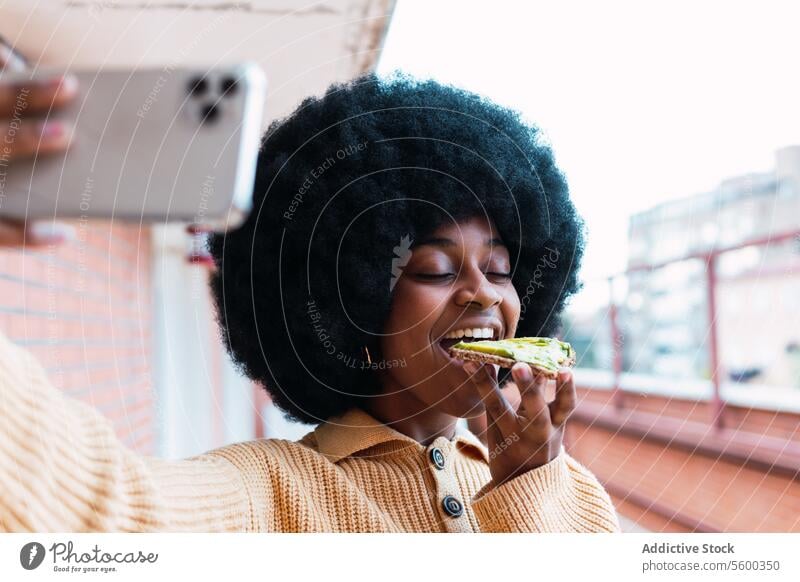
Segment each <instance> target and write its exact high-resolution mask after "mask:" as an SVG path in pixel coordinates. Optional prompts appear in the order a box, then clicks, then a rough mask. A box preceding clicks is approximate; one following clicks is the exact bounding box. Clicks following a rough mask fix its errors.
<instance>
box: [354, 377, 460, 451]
mask: <svg viewBox="0 0 800 582" xmlns="http://www.w3.org/2000/svg"><path fill="white" fill-rule="evenodd" d="M383 392H384V393H383V394H381V395H380V396H376V397H374V398H370V399H369V401H368V402H367V403H366V405H365V406H364V409H365V410H366V411H367V412H368V413H369V414H371V415H372V416H373V417H374V418H375V419H377V420H379V421H381V422H382V423H383V424H385V425H387V426H390V427H392V428H393V429H394V430H396V431H398V432H400V433H402V434H404V435H406V436H409V437H411V438H412V439H414V440H415V441H417V442H418V443H420V444H422V445H425V446H427V445H429V444H430V443H432V442H433V441H434V440H435V439H436V438H438V437H440V436H443V437H445V438H447V439H449V440H450V439H452V438H453V437H454V436H455V431H456V422H458V419H457V418H456V417H454V416H451V415H449V414H445V413H443V412H437V411H436V410H435V409H434V408H432V407H431V406H430V405H429V404H425V403H423V402H420V401H419V400H417V399H416V398H415V397H414V396H413V395H412V394H411V393H410V391H409V390H407V389H405V388H403V387H402V386H400V385H397V384H394V385H392V383H391V382H389V381H387V382H384V386H383Z"/></svg>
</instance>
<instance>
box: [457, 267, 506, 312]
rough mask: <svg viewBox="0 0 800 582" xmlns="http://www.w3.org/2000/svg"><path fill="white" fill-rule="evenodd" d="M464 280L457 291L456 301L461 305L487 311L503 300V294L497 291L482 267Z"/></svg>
mask: <svg viewBox="0 0 800 582" xmlns="http://www.w3.org/2000/svg"><path fill="white" fill-rule="evenodd" d="M476 271H477V273H475V274H473V275H470V276H469V277H468V279H465V280H464V284H463V285H461V286H460V287H459V289H458V290H457V291H456V293H455V302H456V304H457V305H458V306H459V307H471V308H474V309H479V310H481V311H485V310H486V309H489V308H490V307H495V306H497V305H500V304H501V303H502V302H503V296H502V295H500V293H498V292H497V289H495V288H494V285H492V283H491V281H489V280H488V279H487V278H486V276H485V275H484V274H483V272H482V271H481V270H480V269H476Z"/></svg>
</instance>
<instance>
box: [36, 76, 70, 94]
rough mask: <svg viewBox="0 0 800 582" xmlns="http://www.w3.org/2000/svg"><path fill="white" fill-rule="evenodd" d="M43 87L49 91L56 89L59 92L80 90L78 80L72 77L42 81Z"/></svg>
mask: <svg viewBox="0 0 800 582" xmlns="http://www.w3.org/2000/svg"><path fill="white" fill-rule="evenodd" d="M42 86H44V87H46V88H48V89H56V90H58V91H66V92H68V93H71V92H73V91H74V90H75V89H77V88H78V79H76V78H75V77H74V76H72V75H62V76H60V77H51V78H49V79H45V80H44V81H42Z"/></svg>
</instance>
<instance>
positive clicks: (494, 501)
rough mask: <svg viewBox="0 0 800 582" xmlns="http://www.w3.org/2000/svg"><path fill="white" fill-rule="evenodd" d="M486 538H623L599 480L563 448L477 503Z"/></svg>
mask: <svg viewBox="0 0 800 582" xmlns="http://www.w3.org/2000/svg"><path fill="white" fill-rule="evenodd" d="M472 509H473V511H474V512H475V515H476V517H477V518H478V522H479V524H480V528H481V531H482V532H516V533H531V532H542V533H544V532H547V533H555V532H619V531H621V530H620V525H619V520H618V518H617V513H616V510H615V509H614V505H613V503H612V502H611V499H610V498H609V496H608V493H607V492H606V490H605V489H604V488H603V486H602V485H601V484H600V483H599V482H598V480H597V478H596V477H595V476H594V475H593V474H592V473H591V471H589V469H587V468H586V467H584V466H583V465H581V464H580V463H579V462H578V461H576V460H575V459H573V458H572V457H570V456H569V455H568V454H567V452H566V451H565V450H564V447H563V445H562V447H561V451H560V453H559V454H558V456H557V457H556V458H555V459H553V460H552V461H550V462H549V463H547V464H545V465H542V466H541V467H537V468H536V469H532V470H530V471H527V472H526V473H523V474H522V475H519V476H517V477H515V478H514V479H511V480H510V481H506V482H505V483H503V484H502V485H500V486H499V487H494V488H492V487H491V483H489V484H487V485H486V486H485V487H483V488H482V489H481V490H480V491H478V493H477V494H476V495H475V496H474V497H473V500H472Z"/></svg>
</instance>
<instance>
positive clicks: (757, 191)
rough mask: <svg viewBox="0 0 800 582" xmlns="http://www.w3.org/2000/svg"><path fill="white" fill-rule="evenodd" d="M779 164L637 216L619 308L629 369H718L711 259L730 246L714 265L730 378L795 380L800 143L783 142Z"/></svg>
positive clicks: (689, 372) (698, 372) (697, 372)
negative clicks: (711, 350)
mask: <svg viewBox="0 0 800 582" xmlns="http://www.w3.org/2000/svg"><path fill="white" fill-rule="evenodd" d="M775 162H776V163H775V169H774V170H773V171H772V172H766V173H758V174H747V175H743V176H738V177H735V178H731V179H728V180H725V181H724V182H722V183H721V184H720V185H719V187H717V188H716V189H715V190H713V191H711V192H708V193H705V194H700V195H697V196H692V197H689V198H684V199H681V200H675V201H670V202H666V203H664V204H661V205H659V206H656V207H655V208H652V209H650V210H647V211H645V212H641V213H639V214H636V215H634V216H632V217H631V219H630V229H629V241H630V244H629V257H628V268H629V273H628V278H627V284H628V289H627V298H626V300H625V304H624V308H623V309H622V310H621V313H620V328H621V329H622V330H623V331H622V333H624V334H625V336H626V337H627V338H628V339H629V342H628V343H629V345H630V349H629V350H628V352H627V354H626V355H627V358H626V360H627V361H626V364H627V369H629V370H630V371H633V372H639V373H646V374H655V375H661V376H671V377H682V376H683V377H694V378H709V377H710V375H711V370H710V366H711V363H710V362H709V358H708V350H707V349H705V346H706V345H707V344H708V342H709V333H708V332H709V321H708V313H709V309H708V300H709V298H708V292H707V285H706V276H707V275H706V268H705V257H706V256H707V255H708V253H710V252H712V251H723V250H726V249H728V252H723V253H721V254H719V255H718V263H717V265H716V268H715V278H716V298H715V299H716V302H717V305H716V314H717V322H718V325H719V332H718V338H719V339H718V342H719V345H718V349H719V354H720V365H721V368H722V371H723V377H724V378H725V379H727V380H731V381H736V382H749V383H757V384H767V385H779V386H790V385H796V384H797V381H798V379H797V378H796V377H794V373H793V371H792V365H791V363H790V360H791V358H792V355H791V354H792V348H791V346H792V345H797V344H798V343H800V238H798V237H797V231H798V230H800V146H791V147H785V148H783V149H780V150H778V151H777V153H776V156H775ZM792 234H794V235H795V236H791V235H792ZM785 235H790V236H788V237H786V236H785ZM750 243H763V244H755V245H752V244H750ZM676 259H683V260H678V261H676ZM672 261H675V262H672ZM667 262H669V263H670V264H669V265H666V266H663V268H658V269H655V270H650V268H649V267H651V266H654V265H655V266H658V265H663V264H664V263H667ZM766 330H768V333H766V332H765V331H766Z"/></svg>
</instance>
